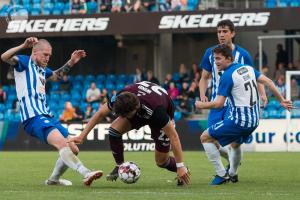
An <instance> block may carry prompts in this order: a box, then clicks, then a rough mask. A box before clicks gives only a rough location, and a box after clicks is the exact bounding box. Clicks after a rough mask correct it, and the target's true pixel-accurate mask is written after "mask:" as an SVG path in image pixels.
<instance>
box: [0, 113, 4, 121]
mask: <svg viewBox="0 0 300 200" xmlns="http://www.w3.org/2000/svg"><path fill="white" fill-rule="evenodd" d="M2 120H4V113H2V112H0V121H2Z"/></svg>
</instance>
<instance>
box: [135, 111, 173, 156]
mask: <svg viewBox="0 0 300 200" xmlns="http://www.w3.org/2000/svg"><path fill="white" fill-rule="evenodd" d="M129 121H130V124H131V128H132V129H140V128H141V127H143V126H145V125H149V121H148V120H146V119H143V118H140V117H137V116H135V117H133V118H131V119H129ZM149 127H150V129H151V138H152V139H153V140H154V142H155V150H157V151H158V152H162V153H168V152H169V151H170V139H169V138H168V137H167V136H166V135H165V133H164V131H163V130H161V129H158V128H155V127H153V126H150V125H149Z"/></svg>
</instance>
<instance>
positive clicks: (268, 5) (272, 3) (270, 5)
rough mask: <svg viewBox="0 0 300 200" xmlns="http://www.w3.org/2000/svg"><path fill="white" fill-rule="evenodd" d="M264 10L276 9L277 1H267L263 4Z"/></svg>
mask: <svg viewBox="0 0 300 200" xmlns="http://www.w3.org/2000/svg"><path fill="white" fill-rule="evenodd" d="M265 6H266V8H276V7H277V1H276V0H267V1H266V2H265Z"/></svg>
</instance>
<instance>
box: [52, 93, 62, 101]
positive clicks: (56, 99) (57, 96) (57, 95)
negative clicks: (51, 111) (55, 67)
mask: <svg viewBox="0 0 300 200" xmlns="http://www.w3.org/2000/svg"><path fill="white" fill-rule="evenodd" d="M50 99H51V101H59V99H60V95H59V94H56V93H52V94H51V96H50Z"/></svg>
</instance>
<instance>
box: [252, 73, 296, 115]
mask: <svg viewBox="0 0 300 200" xmlns="http://www.w3.org/2000/svg"><path fill="white" fill-rule="evenodd" d="M257 81H258V82H259V83H262V84H264V85H266V86H267V87H268V88H269V89H270V91H271V92H272V93H273V94H274V96H275V97H276V99H278V101H279V102H280V104H281V105H282V106H283V107H284V108H285V109H287V110H291V109H292V108H293V103H292V102H291V101H289V100H286V99H285V98H284V97H283V96H282V95H281V94H280V93H279V91H278V90H277V89H276V86H275V84H274V83H273V81H272V80H271V79H269V78H268V77H266V76H265V75H263V74H262V75H260V76H259V78H258V79H257Z"/></svg>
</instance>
